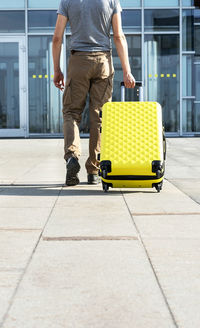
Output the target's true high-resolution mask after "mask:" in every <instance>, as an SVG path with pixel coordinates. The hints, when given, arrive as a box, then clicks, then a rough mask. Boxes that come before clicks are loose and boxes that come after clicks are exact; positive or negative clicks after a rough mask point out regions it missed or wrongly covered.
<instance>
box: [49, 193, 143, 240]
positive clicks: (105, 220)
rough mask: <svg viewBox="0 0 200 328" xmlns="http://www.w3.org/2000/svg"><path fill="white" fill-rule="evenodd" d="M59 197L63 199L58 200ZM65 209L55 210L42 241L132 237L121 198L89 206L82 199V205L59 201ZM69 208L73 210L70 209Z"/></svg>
mask: <svg viewBox="0 0 200 328" xmlns="http://www.w3.org/2000/svg"><path fill="white" fill-rule="evenodd" d="M60 197H63V196H60ZM63 201H64V202H65V204H64V205H65V206H62V207H60V201H59V200H58V206H55V208H54V210H53V212H52V213H51V217H50V219H49V222H48V225H47V226H46V228H45V230H44V233H43V236H44V237H70V236H99V237H101V236H110V237H112V236H113V237H115V236H136V235H137V232H136V230H135V228H134V226H133V222H132V220H131V217H130V214H129V212H128V209H127V207H126V205H125V202H124V199H123V197H122V196H121V197H118V196H116V197H112V198H111V199H110V197H109V199H108V198H107V197H106V199H105V197H102V199H100V200H99V199H97V200H95V199H93V201H92V202H89V201H88V199H86V197H85V198H84V199H83V201H81V202H80V201H79V200H77V201H76V204H74V206H73V205H72V203H74V202H75V200H72V199H71V197H70V200H68V198H67V199H66V200H64V199H63V200H62V204H63ZM72 206H73V208H72Z"/></svg>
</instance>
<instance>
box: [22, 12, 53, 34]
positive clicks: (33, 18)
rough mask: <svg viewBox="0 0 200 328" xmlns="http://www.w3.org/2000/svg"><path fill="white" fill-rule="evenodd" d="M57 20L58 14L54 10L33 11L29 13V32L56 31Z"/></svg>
mask: <svg viewBox="0 0 200 328" xmlns="http://www.w3.org/2000/svg"><path fill="white" fill-rule="evenodd" d="M56 20H57V14H56V11H54V10H44V11H38V10H32V11H29V12H28V30H29V32H44V31H48V32H51V31H54V29H55V25H56Z"/></svg>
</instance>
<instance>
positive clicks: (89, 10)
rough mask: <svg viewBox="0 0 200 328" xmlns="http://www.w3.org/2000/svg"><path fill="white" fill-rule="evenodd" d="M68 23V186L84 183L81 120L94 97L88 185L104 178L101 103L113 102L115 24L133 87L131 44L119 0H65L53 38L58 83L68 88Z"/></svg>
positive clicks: (65, 105)
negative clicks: (66, 44) (67, 42)
mask: <svg viewBox="0 0 200 328" xmlns="http://www.w3.org/2000/svg"><path fill="white" fill-rule="evenodd" d="M67 22H69V24H70V27H71V56H70V58H69V63H68V71H67V81H66V85H65V91H64V95H63V119H64V125H63V130H64V131H63V132H64V143H65V146H64V150H65V155H64V158H65V160H66V162H67V165H66V167H67V175H66V185H68V186H74V185H76V184H78V183H79V179H78V172H79V170H80V164H79V157H80V137H79V124H80V122H81V114H82V112H83V109H84V107H85V103H86V97H87V94H88V93H89V96H90V105H89V108H90V141H89V158H88V159H87V162H86V164H85V166H86V170H87V174H88V175H87V177H88V183H89V184H97V183H98V182H99V178H98V171H99V161H98V154H99V153H100V127H101V117H100V116H101V115H100V113H101V110H102V106H103V105H104V104H105V103H106V102H108V101H111V98H112V84H113V75H114V69H113V63H112V55H111V40H110V29H111V26H112V29H113V37H114V42H115V45H116V49H117V53H118V55H119V58H120V61H121V65H122V69H123V79H124V83H125V86H126V87H127V88H134V86H135V79H134V77H133V75H132V74H131V69H130V65H129V58H128V47H127V42H126V39H125V36H124V34H123V31H122V26H121V6H120V3H119V0H61V2H60V6H59V9H58V17H57V23H56V28H55V32H54V37H53V61H54V84H55V86H56V87H57V88H59V89H60V90H63V89H64V76H63V73H62V72H61V69H60V52H61V44H62V39H63V34H64V31H65V27H66V24H67Z"/></svg>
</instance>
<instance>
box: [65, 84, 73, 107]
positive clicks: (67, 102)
mask: <svg viewBox="0 0 200 328" xmlns="http://www.w3.org/2000/svg"><path fill="white" fill-rule="evenodd" d="M71 102H72V99H71V78H69V79H67V82H66V85H65V91H64V94H63V105H64V106H66V105H70V104H71Z"/></svg>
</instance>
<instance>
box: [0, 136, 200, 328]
mask: <svg viewBox="0 0 200 328" xmlns="http://www.w3.org/2000/svg"><path fill="white" fill-rule="evenodd" d="M167 146H168V151H167V167H166V179H165V182H164V188H163V191H162V192H161V193H160V194H158V193H157V192H156V191H155V190H151V189H144V190H140V189H123V190H119V189H111V190H110V191H109V193H108V194H104V193H103V192H102V188H101V185H99V186H88V185H87V184H86V174H85V170H84V161H85V160H86V158H87V153H88V150H87V149H88V140H87V139H82V153H83V155H82V158H81V165H82V169H81V172H80V178H81V184H80V185H78V186H76V187H64V186H63V181H64V178H65V163H64V160H63V159H62V158H63V140H61V139H41V140H37V139H32V140H30V139H28V140H23V139H21V140H0V149H1V152H0V182H1V185H0V327H1V328H22V327H23V328H36V327H37V328H38V327H40V328H47V327H48V328H50V327H53V328H61V327H62V328H63V327H64V328H104V327H105V328H143V327H144V328H157V327H161V328H165V327H166V328H171V327H179V328H199V327H200V255H199V254H200V156H199V153H200V138H187V139H186V138H183V139H182V138H177V139H167Z"/></svg>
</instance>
